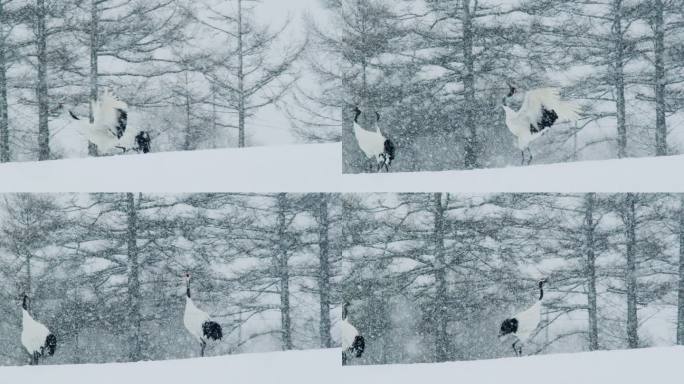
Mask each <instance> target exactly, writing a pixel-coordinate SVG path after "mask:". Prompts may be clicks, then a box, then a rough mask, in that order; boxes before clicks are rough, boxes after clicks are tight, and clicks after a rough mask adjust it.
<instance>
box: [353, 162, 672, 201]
mask: <svg viewBox="0 0 684 384" xmlns="http://www.w3.org/2000/svg"><path fill="white" fill-rule="evenodd" d="M683 170H684V156H681V155H680V156H669V157H645V158H634V159H621V160H601V161H583V162H573V163H560V164H547V165H531V166H524V167H509V168H496V169H477V170H472V171H442V172H416V173H385V174H374V175H369V174H357V175H349V176H345V182H344V187H345V188H346V189H347V190H349V191H355V192H435V191H442V192H563V193H571V192H681V191H684V177H682V176H681V175H682V171H683Z"/></svg>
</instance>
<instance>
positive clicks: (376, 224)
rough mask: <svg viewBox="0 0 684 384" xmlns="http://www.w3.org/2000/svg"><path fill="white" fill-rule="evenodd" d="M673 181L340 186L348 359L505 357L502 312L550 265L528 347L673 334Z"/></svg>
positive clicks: (679, 229) (677, 207) (563, 347)
mask: <svg viewBox="0 0 684 384" xmlns="http://www.w3.org/2000/svg"><path fill="white" fill-rule="evenodd" d="M683 201H684V200H682V196H681V195H669V194H653V195H648V194H646V195H642V194H615V195H601V194H586V195H548V194H523V195H517V194H503V195H457V194H442V193H436V194H402V195H393V194H387V195H380V194H373V195H345V196H344V202H343V207H344V211H343V218H344V223H343V228H344V231H343V239H344V254H343V256H344V257H343V265H342V268H343V272H342V281H343V284H342V286H341V287H340V294H341V296H342V299H343V300H347V301H349V302H351V304H352V305H351V309H350V318H351V321H352V323H353V324H354V325H355V326H356V327H357V328H358V329H359V330H360V332H361V333H362V334H364V336H365V337H366V343H367V346H368V347H367V354H366V355H365V356H364V357H363V358H362V359H361V360H357V363H366V364H368V363H397V362H432V361H447V360H470V359H482V358H497V357H505V356H511V355H512V354H513V351H512V350H511V346H510V343H508V342H502V341H499V339H498V338H497V336H498V331H499V326H500V324H501V321H502V320H503V319H505V318H508V317H509V316H512V315H514V314H515V313H517V312H519V311H521V310H524V309H526V308H528V307H529V306H531V305H532V304H533V303H534V302H535V301H536V300H537V297H538V291H537V288H536V282H537V280H538V279H540V278H541V277H547V278H548V279H549V282H548V284H547V289H546V296H545V300H544V305H543V310H542V313H543V315H542V322H541V324H540V326H539V328H538V332H537V333H536V334H535V335H534V336H533V337H532V338H531V340H530V342H528V344H527V345H526V346H525V351H526V353H527V354H538V353H554V352H577V351H586V350H599V349H619V348H637V347H645V346H654V345H672V344H675V343H679V344H681V343H682V329H684V316H682V314H683V313H684V308H682V306H683V305H684V301H683V300H682V284H683V281H684V274H682V271H683V269H682V260H684V259H683V255H684V253H683V252H684V243H682V236H683V235H684V226H683V224H682V223H683V221H682V212H684V210H683V208H684V206H683V205H682V202H683Z"/></svg>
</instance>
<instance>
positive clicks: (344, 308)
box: [342, 303, 349, 320]
mask: <svg viewBox="0 0 684 384" xmlns="http://www.w3.org/2000/svg"><path fill="white" fill-rule="evenodd" d="M347 307H349V303H344V304H342V320H347V312H348V310H347Z"/></svg>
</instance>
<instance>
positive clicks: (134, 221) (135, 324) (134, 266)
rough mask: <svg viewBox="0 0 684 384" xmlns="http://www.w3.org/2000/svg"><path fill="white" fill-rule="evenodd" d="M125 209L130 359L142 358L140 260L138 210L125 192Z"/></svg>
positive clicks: (132, 198) (131, 195)
mask: <svg viewBox="0 0 684 384" xmlns="http://www.w3.org/2000/svg"><path fill="white" fill-rule="evenodd" d="M126 210H127V211H128V212H127V213H128V223H127V226H128V228H127V233H126V244H127V254H128V309H129V318H128V324H129V326H130V333H129V335H130V343H129V347H130V356H129V357H130V360H131V361H140V360H142V358H143V356H142V335H141V326H142V319H141V312H140V310H141V299H142V297H141V292H140V261H139V260H138V212H137V208H136V206H135V196H134V195H133V194H132V193H127V194H126Z"/></svg>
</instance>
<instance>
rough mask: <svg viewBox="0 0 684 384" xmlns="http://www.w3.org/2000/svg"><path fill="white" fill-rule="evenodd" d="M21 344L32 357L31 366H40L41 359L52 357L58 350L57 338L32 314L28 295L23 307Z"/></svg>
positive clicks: (25, 296)
mask: <svg viewBox="0 0 684 384" xmlns="http://www.w3.org/2000/svg"><path fill="white" fill-rule="evenodd" d="M21 314H22V316H21V344H22V345H23V346H24V348H26V351H27V352H28V354H29V355H31V365H38V359H40V358H41V357H42V358H44V357H47V356H52V355H54V354H55V350H56V349H57V338H56V337H55V335H53V334H52V333H51V332H50V330H49V329H48V328H47V327H46V326H44V325H43V324H41V323H39V322H38V321H36V320H35V319H34V318H33V317H32V316H31V313H30V303H29V297H28V295H26V294H24V298H23V301H22V305H21Z"/></svg>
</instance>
